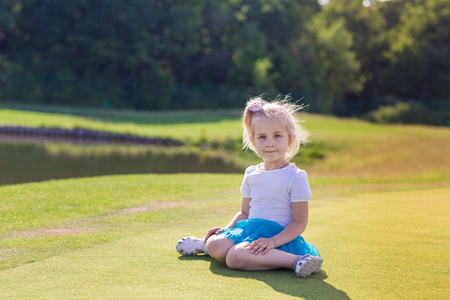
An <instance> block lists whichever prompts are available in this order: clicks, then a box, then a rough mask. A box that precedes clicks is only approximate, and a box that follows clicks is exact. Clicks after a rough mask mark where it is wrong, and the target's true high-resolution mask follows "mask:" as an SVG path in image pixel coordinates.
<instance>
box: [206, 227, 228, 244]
mask: <svg viewBox="0 0 450 300" xmlns="http://www.w3.org/2000/svg"><path fill="white" fill-rule="evenodd" d="M223 231H224V229H223V228H222V227H214V228H213V229H211V230H209V231H208V233H207V234H206V235H205V237H204V239H203V241H204V242H205V243H206V241H207V240H208V239H209V238H210V237H211V236H212V235H215V234H216V235H217V234H219V233H221V232H223Z"/></svg>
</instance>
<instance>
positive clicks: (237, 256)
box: [225, 245, 250, 270]
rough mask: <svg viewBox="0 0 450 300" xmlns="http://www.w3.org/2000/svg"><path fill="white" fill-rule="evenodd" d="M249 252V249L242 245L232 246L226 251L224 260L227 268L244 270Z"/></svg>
mask: <svg viewBox="0 0 450 300" xmlns="http://www.w3.org/2000/svg"><path fill="white" fill-rule="evenodd" d="M249 253H250V252H249V250H248V249H245V248H244V247H243V246H242V245H237V246H235V247H232V248H231V249H230V250H229V251H228V253H227V256H226V260H225V262H226V264H227V266H228V268H230V269H233V270H246V265H247V263H248V254H249Z"/></svg>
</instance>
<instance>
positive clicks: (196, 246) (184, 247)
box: [176, 236, 208, 256]
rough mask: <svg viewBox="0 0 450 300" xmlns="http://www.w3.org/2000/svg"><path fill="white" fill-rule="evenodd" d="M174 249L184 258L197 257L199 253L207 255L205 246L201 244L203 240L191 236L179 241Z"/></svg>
mask: <svg viewBox="0 0 450 300" xmlns="http://www.w3.org/2000/svg"><path fill="white" fill-rule="evenodd" d="M176 248H177V251H178V253H180V254H181V255H185V256H190V255H197V254H199V253H204V254H205V255H208V251H206V244H205V243H204V242H203V239H200V238H196V237H192V236H188V237H184V238H182V239H181V240H179V241H178V243H177V246H176Z"/></svg>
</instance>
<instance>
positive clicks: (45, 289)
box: [0, 174, 450, 299]
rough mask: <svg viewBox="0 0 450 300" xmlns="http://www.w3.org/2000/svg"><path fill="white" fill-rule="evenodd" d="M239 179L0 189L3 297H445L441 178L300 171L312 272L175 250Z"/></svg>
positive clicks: (223, 206)
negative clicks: (248, 266) (309, 194)
mask: <svg viewBox="0 0 450 300" xmlns="http://www.w3.org/2000/svg"><path fill="white" fill-rule="evenodd" d="M240 180H241V176H240V175H220V174H195V175H193V174H178V175H145V176H137V175H132V176H112V177H97V178H87V179H77V180H61V181H51V182H44V183H36V184H24V185H12V186H3V187H0V199H2V200H1V202H0V203H1V204H0V220H2V224H1V227H0V228H1V230H2V231H1V234H0V249H1V250H0V257H1V259H0V262H1V265H0V268H1V269H2V270H1V271H0V286H2V293H1V294H2V295H1V298H4V299H20V298H21V299H26V298H45V299H61V298H65V299H69V298H77V299H78V298H96V299H97V298H115V299H123V298H148V297H153V298H184V297H186V296H189V297H192V298H194V299H203V298H219V299H224V298H227V299H234V298H243V299H247V298H248V299H250V298H257V299H260V298H276V299H284V298H286V299H287V298H294V297H301V298H305V299H348V298H350V299H444V298H445V297H446V295H448V292H449V288H448V285H447V283H448V280H449V279H450V278H449V268H448V266H449V258H448V255H447V251H448V249H449V246H450V239H449V229H450V228H449V227H448V224H450V220H449V216H450V205H449V203H448V201H447V200H448V199H447V198H448V197H447V196H448V195H449V193H450V186H449V185H448V184H445V183H443V184H421V185H418V184H359V183H357V182H353V183H348V184H333V185H330V184H328V183H325V182H316V181H315V180H314V179H313V178H311V184H312V191H313V195H314V197H313V200H312V201H311V210H310V222H309V226H308V228H307V230H306V232H305V234H304V236H305V239H307V240H308V241H310V242H312V243H314V244H315V245H316V246H317V247H318V248H319V250H320V251H321V255H322V256H323V258H324V260H325V263H324V268H323V271H321V272H320V273H319V274H317V275H314V276H312V277H310V278H306V279H299V278H297V277H295V275H294V274H293V272H291V271H285V270H279V271H270V272H239V271H232V270H229V269H227V268H226V266H224V265H223V264H222V263H219V262H216V261H214V260H212V259H211V258H209V257H204V256H198V257H182V256H180V255H179V254H178V253H177V252H176V251H175V244H176V242H177V241H178V239H179V238H180V237H182V236H185V235H194V236H202V235H203V234H204V233H205V232H206V231H207V230H208V229H209V228H210V227H212V226H215V225H223V224H225V223H226V222H228V220H229V219H230V218H231V217H232V216H233V215H234V213H235V212H236V210H237V209H239V205H240V200H239V198H240V197H239V185H240Z"/></svg>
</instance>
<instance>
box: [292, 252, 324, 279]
mask: <svg viewBox="0 0 450 300" xmlns="http://www.w3.org/2000/svg"><path fill="white" fill-rule="evenodd" d="M322 262H323V259H321V258H320V257H318V256H312V255H311V254H306V255H303V256H302V257H299V258H298V259H297V260H296V261H295V263H294V270H295V275H297V277H308V276H309V275H312V274H314V273H317V272H319V270H320V267H321V266H322Z"/></svg>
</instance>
